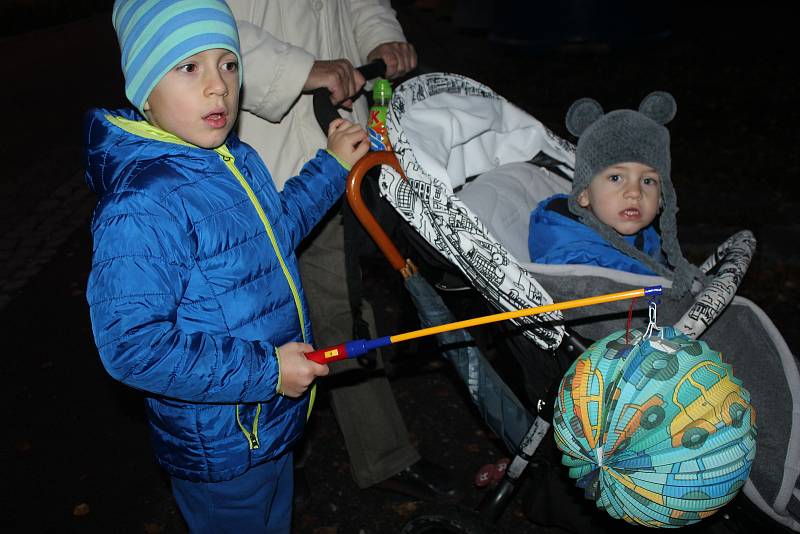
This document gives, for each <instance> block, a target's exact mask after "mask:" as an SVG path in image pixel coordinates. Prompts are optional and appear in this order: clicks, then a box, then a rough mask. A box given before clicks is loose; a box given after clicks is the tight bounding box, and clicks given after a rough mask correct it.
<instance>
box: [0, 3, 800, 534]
mask: <svg viewBox="0 0 800 534" xmlns="http://www.w3.org/2000/svg"><path fill="white" fill-rule="evenodd" d="M497 4H498V5H500V4H501V2H497ZM525 5H526V6H527V4H525ZM398 8H399V16H400V19H401V22H402V23H403V26H404V28H405V30H406V33H407V35H408V38H409V40H410V41H411V42H413V43H415V45H416V46H417V49H418V52H419V56H420V61H421V63H422V64H423V65H424V66H425V67H426V68H428V69H431V70H446V71H450V72H456V73H459V74H464V75H467V76H470V77H472V78H474V79H476V80H479V81H481V82H483V83H485V84H487V85H489V86H490V87H492V88H493V89H495V90H496V91H497V92H498V93H500V94H501V95H503V96H505V97H506V98H508V99H509V100H510V101H512V102H514V103H516V104H518V105H519V106H520V107H522V108H524V109H525V110H527V111H529V112H530V113H532V114H533V115H534V116H536V117H537V118H538V119H540V120H541V121H542V122H543V123H544V124H546V125H548V126H549V127H550V128H551V129H552V130H553V131H554V132H555V133H556V134H558V135H562V136H566V131H565V128H564V126H563V116H564V112H565V111H566V109H567V107H568V106H569V104H570V103H571V102H573V101H574V100H575V99H577V98H579V97H582V96H592V97H594V98H596V99H598V100H599V101H600V102H601V103H602V104H603V105H604V106H605V107H606V109H614V108H619V107H635V106H637V105H638V102H639V101H640V100H641V98H642V97H643V96H644V95H645V94H647V93H648V92H650V91H651V90H655V89H663V90H668V91H670V92H671V93H672V94H673V95H674V96H675V98H676V100H677V102H678V114H677V117H676V119H675V120H674V121H673V123H671V125H670V131H671V133H672V137H673V149H672V150H673V151H672V153H673V164H672V167H673V181H674V183H675V186H676V189H677V191H678V198H679V205H680V207H681V213H680V215H679V224H680V234H679V235H680V238H681V242H682V243H683V246H684V249H685V252H686V254H687V255H688V256H689V257H690V259H692V260H693V261H695V262H699V261H702V260H703V259H704V258H705V257H706V256H707V255H708V254H710V253H711V252H712V250H713V249H714V247H715V246H716V245H717V244H719V243H721V242H722V241H723V240H724V239H725V238H726V237H727V236H729V235H731V234H733V233H734V232H736V231H738V230H740V229H743V228H749V229H751V230H753V231H754V233H755V235H756V237H757V238H758V240H759V250H758V252H757V254H756V257H755V260H754V262H753V264H752V265H751V269H750V271H749V273H748V275H747V277H746V278H745V281H744V283H743V285H742V287H741V290H740V294H741V295H743V296H746V297H748V298H750V299H751V300H753V301H755V302H757V303H758V304H759V305H761V307H762V308H763V309H764V310H765V311H766V312H767V313H768V314H769V316H770V317H771V318H772V320H773V321H774V322H775V323H776V325H777V326H778V328H779V329H780V331H781V332H782V333H783V335H784V337H785V338H786V339H787V341H788V343H789V345H790V347H793V348H794V352H795V353H797V347H798V346H800V344H798V342H799V341H800V324H798V321H797V319H796V317H797V312H798V297H799V296H800V289H798V280H799V278H798V272H800V248H798V241H800V225H798V222H797V218H796V213H797V211H798V207H799V206H798V197H797V195H796V194H795V193H794V191H795V190H796V189H797V185H796V183H797V181H798V178H800V162H799V161H798V151H797V148H796V146H797V141H798V138H797V137H798V136H797V133H796V132H797V129H796V125H797V124H798V123H799V122H800V112H799V111H798V110H800V107H798V106H797V104H796V100H797V98H798V95H800V91H799V90H798V89H800V79H798V76H797V74H796V71H795V67H794V66H793V65H794V63H795V61H794V59H795V56H796V51H797V47H796V45H795V44H794V43H793V35H794V34H793V32H792V31H790V30H791V29H790V28H789V24H788V22H787V21H789V20H791V17H790V16H789V15H788V13H787V12H775V10H774V9H771V10H770V9H768V8H760V7H759V6H750V7H749V8H748V9H747V10H744V9H741V10H736V9H734V8H731V7H730V6H725V7H724V9H723V8H721V7H715V6H711V7H697V6H692V7H691V8H689V7H677V6H676V7H674V8H673V11H672V15H673V18H672V20H671V23H670V24H669V27H670V29H671V34H670V36H668V37H665V38H663V39H659V40H656V41H653V42H649V43H628V44H627V45H619V46H608V45H606V44H603V43H590V44H586V43H583V44H577V43H562V44H561V45H560V46H558V47H556V48H554V49H550V50H545V49H542V48H538V49H536V50H532V49H526V50H524V51H523V50H522V49H521V48H520V47H511V48H509V47H503V46H499V44H498V43H497V41H496V39H490V37H491V36H490V35H487V34H486V33H485V32H481V31H465V30H464V29H463V28H462V29H459V28H457V27H456V25H455V24H454V23H453V19H452V17H451V16H450V15H451V14H452V10H451V9H448V7H447V6H445V7H442V8H439V9H435V10H427V11H423V10H419V9H415V8H414V7H413V6H411V5H405V4H404V5H402V6H398ZM540 9H544V6H540ZM514 14H515V15H518V16H517V17H516V18H515V17H512V18H511V19H507V20H506V24H504V25H502V26H500V27H501V28H502V30H503V32H504V35H505V36H506V37H509V36H514V35H513V34H515V33H516V34H517V35H516V36H517V37H519V36H520V35H522V36H525V35H527V36H531V35H541V34H542V32H543V31H544V30H545V29H546V28H547V27H548V21H551V20H552V18H551V17H550V15H551V14H549V13H540V14H539V15H537V14H536V12H534V8H533V3H531V5H530V6H528V7H525V8H522V9H521V10H518V12H515V13H514ZM484 20H488V18H486V19H484ZM509 21H513V26H514V27H512V25H511V22H509ZM662 26H663V24H644V25H642V24H639V23H636V21H633V22H632V23H631V24H629V25H627V26H626V25H622V27H621V28H616V29H615V30H614V32H612V34H613V35H616V36H626V35H630V34H635V33H637V31H636V30H638V29H640V28H642V27H657V28H661V27H662ZM516 27H519V28H520V32H521V33H519V32H517V31H516V29H515V28H516ZM523 30H524V31H523ZM528 38H530V37H528ZM0 50H1V51H2V52H3V57H6V58H7V59H8V60H9V65H11V66H12V68H9V69H7V74H6V75H4V76H3V80H4V82H3V83H2V84H0V97H1V98H2V101H3V102H4V103H5V107H4V116H5V119H6V122H5V124H6V127H5V128H4V130H3V132H4V133H3V143H0V154H1V155H2V156H3V161H5V162H6V172H5V174H4V177H3V180H2V181H0V199H2V208H3V209H2V213H0V234H1V235H0V251H2V254H3V264H4V269H3V271H2V272H0V274H2V279H0V281H2V284H3V285H2V288H3V290H2V295H0V296H2V297H4V300H2V303H3V304H4V305H3V307H2V309H0V324H2V333H3V340H4V343H3V346H4V348H3V358H0V377H2V385H3V387H2V390H1V391H2V393H1V394H2V403H1V404H2V410H3V412H2V416H3V422H4V425H3V426H4V432H3V434H2V435H3V437H4V439H3V447H2V449H1V450H2V473H3V477H2V478H3V488H4V491H3V493H4V496H3V497H2V499H0V502H2V507H3V508H2V513H0V529H2V530H3V531H7V532H23V533H27V532H31V533H43V532H48V533H51V532H52V533H68V532H76V533H109V532H115V533H116V532H120V533H140V532H147V533H176V534H182V533H184V532H185V527H184V526H183V523H182V521H181V519H180V517H179V514H178V513H177V511H176V509H175V507H174V503H173V501H172V498H171V495H170V491H169V486H168V483H167V481H166V479H165V478H164V476H163V474H162V473H161V472H160V471H159V470H158V468H157V467H156V466H155V464H154V462H153V458H152V455H151V452H150V448H149V443H148V440H147V434H146V427H145V422H144V419H143V413H142V405H141V398H140V396H139V395H138V394H137V393H135V392H133V391H131V390H128V389H126V388H125V387H123V386H121V385H119V384H117V383H115V382H114V381H112V380H111V379H110V378H108V376H107V375H106V374H105V372H104V370H103V369H102V367H101V365H100V362H99V359H98V358H97V355H96V352H95V349H94V345H93V343H92V340H91V334H90V327H89V322H88V312H87V306H86V302H85V298H84V289H85V281H86V276H87V274H88V268H89V262H90V253H91V250H90V248H91V246H90V241H89V234H88V220H89V216H90V213H91V207H92V202H93V200H92V199H91V197H90V196H87V195H86V193H85V191H84V189H83V186H82V185H81V184H80V181H81V179H82V178H81V168H82V163H81V154H82V148H81V136H80V129H81V116H82V114H83V112H84V111H85V110H86V109H88V108H89V107H91V106H94V105H102V106H111V107H113V106H117V105H123V104H124V103H125V102H124V97H123V96H122V92H121V87H122V78H121V75H120V73H119V69H118V58H117V48H116V43H115V40H114V35H113V30H112V28H111V24H110V17H109V16H108V14H101V15H99V16H94V17H90V18H86V19H83V20H79V21H76V22H71V23H68V24H64V25H60V26H51V27H48V28H42V29H38V30H35V31H32V32H23V33H20V34H17V35H13V36H6V37H0ZM54 191H59V195H57V196H55V197H54V196H53V192H54ZM392 276H393V274H392V273H390V272H389V269H388V268H386V267H385V266H383V263H382V262H381V261H379V260H377V259H375V258H372V259H370V260H369V261H368V262H367V264H366V269H365V277H366V281H365V282H366V287H367V290H368V292H369V297H370V298H371V300H373V302H374V306H375V308H376V310H377V313H379V314H380V319H379V323H380V324H379V325H378V330H379V333H380V334H381V335H389V334H393V333H397V332H400V331H403V330H404V329H409V328H407V327H409V325H410V326H411V328H413V321H414V319H413V316H412V315H410V314H409V310H408V308H407V305H406V304H405V301H404V299H403V297H399V296H398V295H400V294H401V293H400V292H399V290H397V287H396V286H395V285H393V284H394V283H393V282H388V283H387V282H386V281H387V280H391V279H392V278H391V277H392ZM12 282H13V283H12ZM480 305H481V304H476V307H477V308H479V307H480ZM412 348H413V349H414V350H410V349H409V350H405V351H403V352H402V353H401V352H398V353H397V354H396V355H395V356H396V359H395V361H394V363H393V365H392V367H391V369H392V370H393V374H392V380H393V387H394V389H395V393H396V396H397V399H398V402H399V404H400V407H401V409H402V411H403V413H404V414H405V417H406V422H407V424H408V427H409V430H410V432H411V434H412V437H413V439H414V440H415V442H416V443H417V444H418V446H419V449H420V450H421V452H422V453H423V454H424V455H425V456H427V457H429V458H431V459H433V460H436V461H438V462H440V463H441V464H443V465H445V466H447V467H449V468H450V469H451V470H452V473H453V475H454V477H456V480H457V481H458V483H459V486H460V487H461V489H462V491H463V492H464V499H463V505H464V506H465V507H467V508H469V507H472V506H474V505H475V504H476V503H477V502H478V501H479V499H480V498H481V495H482V493H481V491H480V490H478V489H476V488H475V487H474V485H473V482H472V481H473V477H474V474H475V471H476V470H477V469H478V468H479V467H480V466H481V465H483V464H485V463H487V462H489V461H493V460H495V459H497V458H499V457H502V456H504V455H505V454H506V452H505V451H504V450H503V447H502V445H501V444H499V443H498V442H497V441H496V440H494V439H493V438H492V437H491V435H490V433H489V431H488V429H487V428H486V427H485V425H484V424H483V423H482V422H481V421H480V419H479V418H478V417H477V416H476V415H475V413H474V411H473V410H472V408H471V406H470V404H469V401H468V400H467V398H466V397H465V395H464V388H463V386H462V385H461V384H460V383H459V382H458V380H457V379H455V378H454V377H453V376H451V374H450V372H449V368H448V367H447V364H446V362H444V361H443V360H442V359H441V357H440V356H439V355H438V354H437V353H436V351H435V349H434V347H433V346H432V345H430V344H429V343H425V342H423V343H421V344H420V345H418V346H415V347H412ZM499 364H500V365H501V366H502V361H501V362H499ZM322 397H323V399H322V401H321V402H320V405H319V406H318V407H317V409H316V410H315V415H314V417H313V418H312V428H311V432H310V434H309V435H310V436H311V437H310V439H312V441H313V443H312V453H311V456H310V457H309V460H308V464H307V466H308V467H307V471H308V473H309V479H310V482H311V485H312V488H313V498H312V501H311V503H310V505H309V506H308V507H307V508H305V509H304V510H303V511H299V512H298V513H297V514H296V517H295V532H298V533H315V534H332V533H360V532H363V533H364V534H369V533H384V532H398V531H399V529H400V528H401V526H402V525H403V524H404V523H405V522H406V521H407V520H408V519H409V518H411V517H413V516H415V515H417V514H419V513H421V512H422V511H423V510H424V509H425V508H424V506H423V505H422V504H421V503H418V502H414V501H410V500H407V499H404V498H402V497H398V496H394V495H392V494H389V493H385V492H382V491H379V490H375V489H370V490H358V488H357V487H356V486H355V484H354V483H353V481H352V479H351V478H350V476H349V466H348V463H347V462H348V460H347V455H346V453H345V451H344V448H343V444H342V439H341V436H340V434H339V431H338V428H337V427H336V423H335V420H334V418H333V415H332V413H331V410H330V409H329V407H328V406H327V405H326V404H325V401H324V395H323V396H322ZM532 484H535V481H534V482H529V483H528V487H530V486H531V485H532ZM524 512H525V499H524V492H522V494H521V495H520V497H519V498H517V499H515V501H514V502H513V503H512V505H511V506H510V507H509V509H507V510H506V512H505V514H504V515H503V517H502V518H501V520H500V522H499V531H501V532H519V533H528V532H534V531H542V532H558V530H557V529H544V530H537V529H536V528H535V526H534V524H533V523H532V522H531V521H530V520H529V518H527V517H526V516H525V513H524ZM726 513H729V514H730V515H731V516H732V517H734V519H735V518H737V517H743V516H747V520H748V521H751V523H750V526H751V527H752V528H749V529H746V530H745V531H752V530H755V529H757V530H763V529H766V528H769V529H772V530H773V531H776V532H777V531H778V530H779V529H778V528H776V526H775V525H774V524H770V523H762V522H761V519H762V518H760V517H759V516H758V514H757V513H752V512H751V511H749V509H748V508H747V507H746V503H745V504H741V503H739V502H738V501H737V502H736V503H734V505H732V506H731V507H730V508H729V509H728V510H726ZM708 521H711V520H708ZM742 521H745V520H744V519H742ZM727 523H731V524H730V525H727ZM701 525H703V524H701ZM708 525H709V528H710V527H711V526H713V527H714V528H718V529H723V531H724V530H725V529H726V528H728V527H729V528H730V530H731V531H734V527H735V522H726V521H722V520H718V521H716V522H715V523H713V524H712V523H708ZM753 525H755V526H753ZM693 530H700V531H703V529H702V528H698V529H693Z"/></svg>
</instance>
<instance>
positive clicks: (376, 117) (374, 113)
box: [367, 78, 392, 150]
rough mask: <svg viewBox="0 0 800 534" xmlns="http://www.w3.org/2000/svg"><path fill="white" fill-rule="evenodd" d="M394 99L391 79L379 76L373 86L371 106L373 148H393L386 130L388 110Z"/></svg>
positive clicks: (371, 140) (370, 123)
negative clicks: (390, 102)
mask: <svg viewBox="0 0 800 534" xmlns="http://www.w3.org/2000/svg"><path fill="white" fill-rule="evenodd" d="M391 99H392V85H391V84H390V83H389V80H386V79H384V78H378V79H376V80H375V85H373V86H372V107H371V108H369V124H368V125H367V132H368V133H369V144H370V148H371V149H372V150H391V145H390V144H389V134H388V132H387V131H386V112H387V111H388V110H389V100H391Z"/></svg>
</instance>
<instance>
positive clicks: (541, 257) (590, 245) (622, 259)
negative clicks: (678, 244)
mask: <svg viewBox="0 0 800 534" xmlns="http://www.w3.org/2000/svg"><path fill="white" fill-rule="evenodd" d="M566 199H567V195H553V196H552V197H549V198H547V199H545V200H543V201H542V202H540V203H539V205H538V206H537V207H536V209H535V210H533V212H531V219H530V232H529V234H528V250H529V251H530V255H531V261H532V262H534V263H548V264H554V265H564V264H583V265H597V266H600V267H608V268H610V269H617V270H620V271H628V272H631V273H638V274H648V275H654V274H655V273H654V272H653V271H651V270H650V269H649V268H648V267H647V266H646V265H644V264H643V263H642V262H640V261H639V260H637V259H634V258H632V257H630V256H628V255H627V254H624V253H622V252H620V251H619V250H617V249H616V248H614V247H613V246H612V245H611V244H610V243H609V242H608V241H606V240H605V239H603V237H602V236H601V235H600V234H598V233H597V232H595V231H594V230H593V229H592V228H590V227H588V226H586V225H585V224H583V223H582V222H580V221H579V220H578V219H577V218H576V217H575V216H574V215H572V214H571V213H569V212H568V210H567V207H566ZM622 237H623V239H625V240H626V241H627V242H628V243H630V244H631V245H632V246H635V247H637V248H638V249H639V250H642V251H643V252H644V253H645V254H648V255H650V256H653V257H654V258H657V259H658V261H662V260H661V258H662V254H661V237H660V236H659V235H658V232H657V231H656V229H655V228H653V225H652V224H651V225H650V226H648V227H647V228H644V229H643V230H641V231H640V232H638V233H637V234H635V235H631V236H622Z"/></svg>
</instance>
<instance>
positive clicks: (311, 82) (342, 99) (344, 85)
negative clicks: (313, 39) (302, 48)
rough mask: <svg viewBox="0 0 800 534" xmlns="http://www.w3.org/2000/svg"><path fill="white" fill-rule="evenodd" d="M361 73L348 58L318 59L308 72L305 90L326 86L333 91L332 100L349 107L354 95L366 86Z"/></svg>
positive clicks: (334, 102) (336, 103) (335, 103)
mask: <svg viewBox="0 0 800 534" xmlns="http://www.w3.org/2000/svg"><path fill="white" fill-rule="evenodd" d="M364 82H365V80H364V76H362V75H361V73H360V72H358V71H357V70H356V69H355V68H354V67H353V64H352V63H350V62H349V61H348V60H346V59H334V60H318V61H315V62H314V65H313V66H312V67H311V72H309V73H308V78H307V79H306V84H305V85H304V86H303V91H313V90H315V89H319V88H321V87H325V88H326V89H327V90H328V91H330V93H331V102H332V103H333V104H334V105H342V106H344V107H346V108H349V107H351V106H352V105H353V101H352V97H353V96H355V95H356V94H357V93H358V92H359V91H360V90H361V88H362V87H364Z"/></svg>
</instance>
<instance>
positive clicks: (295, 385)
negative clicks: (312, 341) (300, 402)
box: [278, 342, 329, 398]
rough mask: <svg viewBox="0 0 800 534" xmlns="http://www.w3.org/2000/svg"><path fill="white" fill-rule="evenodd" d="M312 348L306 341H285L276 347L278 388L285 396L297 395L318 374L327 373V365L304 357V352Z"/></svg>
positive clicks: (323, 374) (300, 393) (304, 389)
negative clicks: (278, 375) (278, 373)
mask: <svg viewBox="0 0 800 534" xmlns="http://www.w3.org/2000/svg"><path fill="white" fill-rule="evenodd" d="M313 350H314V347H312V346H311V345H309V344H308V343H296V342H291V343H286V344H285V345H281V346H280V347H278V361H279V363H280V375H281V382H280V390H279V391H278V393H280V394H281V395H285V396H287V397H295V398H296V397H299V396H300V395H302V394H303V393H305V392H306V390H307V389H308V386H310V385H311V383H312V382H314V379H315V378H317V377H318V376H325V375H327V374H328V372H329V370H328V366H327V365H320V364H318V363H316V362H312V361H311V360H309V359H307V358H306V353H307V352H311V351H313Z"/></svg>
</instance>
